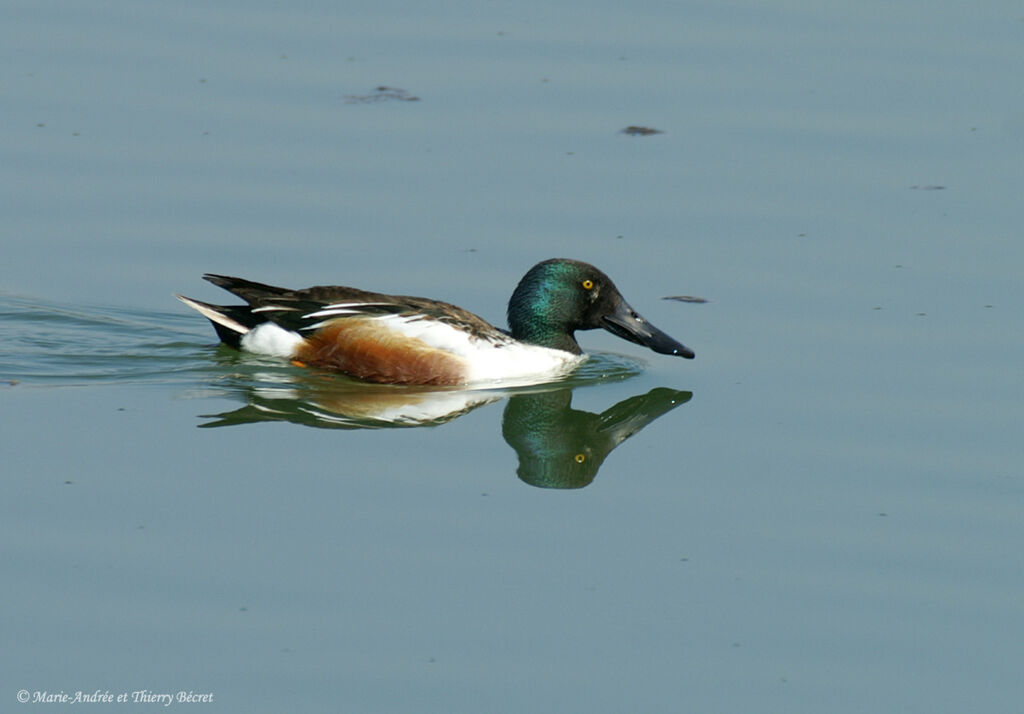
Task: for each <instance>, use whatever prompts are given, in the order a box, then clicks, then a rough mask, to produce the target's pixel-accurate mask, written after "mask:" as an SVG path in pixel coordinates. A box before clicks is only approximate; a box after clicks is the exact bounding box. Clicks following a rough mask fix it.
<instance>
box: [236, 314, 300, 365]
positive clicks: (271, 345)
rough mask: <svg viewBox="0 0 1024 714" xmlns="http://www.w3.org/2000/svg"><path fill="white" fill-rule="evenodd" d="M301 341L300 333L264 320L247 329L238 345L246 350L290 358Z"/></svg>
mask: <svg viewBox="0 0 1024 714" xmlns="http://www.w3.org/2000/svg"><path fill="white" fill-rule="evenodd" d="M302 343H303V338H302V335H300V334H299V333H298V332H292V331H291V330H286V329H284V328H283V327H281V326H280V325H277V324H275V323H273V322H264V323H261V324H259V325H256V327H254V328H252V329H251V330H249V332H247V333H246V334H245V336H243V337H242V340H241V342H240V346H241V348H242V349H243V350H245V351H246V352H255V353H256V354H260V355H270V356H272V357H286V358H291V357H294V356H295V350H296V349H298V347H299V345H301V344H302Z"/></svg>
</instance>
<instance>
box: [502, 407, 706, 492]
mask: <svg viewBox="0 0 1024 714" xmlns="http://www.w3.org/2000/svg"><path fill="white" fill-rule="evenodd" d="M692 396H693V394H692V393H691V392H679V391H676V390H674V389H667V388H664V387H661V388H658V389H652V390H651V391H649V392H648V393H647V394H638V395H637V396H635V397H630V398H629V399H625V400H623V401H621V402H619V403H618V404H616V405H614V406H612V407H609V408H608V409H605V410H604V411H603V412H601V413H600V414H594V413H592V412H584V411H578V410H576V409H573V408H572V406H571V401H572V390H571V389H559V390H556V391H550V392H541V393H537V394H520V395H515V396H512V397H510V398H509V400H508V405H506V407H505V417H504V419H503V420H502V429H501V431H502V434H503V435H504V437H505V441H507V442H508V445H509V446H511V447H512V448H513V449H515V451H516V454H518V455H519V470H518V471H517V473H518V474H519V478H521V479H522V480H523V481H525V482H526V483H528V484H530V485H531V486H538V487H540V488H583V487H584V486H586V485H588V484H589V483H590V482H591V481H593V480H594V476H596V475H597V470H598V469H599V468H600V467H601V464H602V463H604V460H605V458H607V456H608V454H610V453H611V452H612V450H613V449H614V448H615V447H616V446H618V445H619V444H621V443H622V442H623V441H625V440H626V439H628V438H629V437H631V436H633V434H636V433H637V432H638V431H640V430H641V429H643V428H644V427H645V426H647V425H648V424H650V423H651V422H652V421H654V420H655V419H657V418H658V417H660V416H661V415H663V414H665V413H667V412H669V411H671V410H673V409H675V408H676V407H678V406H679V405H680V404H684V403H686V402H688V401H689V400H690V398H691V397H692Z"/></svg>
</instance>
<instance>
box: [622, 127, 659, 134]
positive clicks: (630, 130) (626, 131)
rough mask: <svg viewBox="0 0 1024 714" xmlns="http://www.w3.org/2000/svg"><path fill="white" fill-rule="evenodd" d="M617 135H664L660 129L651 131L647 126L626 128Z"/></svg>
mask: <svg viewBox="0 0 1024 714" xmlns="http://www.w3.org/2000/svg"><path fill="white" fill-rule="evenodd" d="M619 133H621V134H625V135H626V136H651V135H652V134H664V133H665V132H663V131H662V130H661V129H652V128H651V127H649V126H627V127H626V128H625V129H623V130H622V131H621V132H619Z"/></svg>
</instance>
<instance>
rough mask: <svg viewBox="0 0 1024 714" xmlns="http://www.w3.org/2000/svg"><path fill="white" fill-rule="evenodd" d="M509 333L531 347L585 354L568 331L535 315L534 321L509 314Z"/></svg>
mask: <svg viewBox="0 0 1024 714" xmlns="http://www.w3.org/2000/svg"><path fill="white" fill-rule="evenodd" d="M509 331H510V332H511V333H512V337H514V338H515V339H517V340H519V341H520V342H526V343H527V344H531V345H539V346H540V347H547V348H549V349H553V350H562V351H563V352H570V353H572V354H574V355H579V354H583V350H581V349H580V346H579V344H577V342H576V338H575V337H573V334H572V332H571V331H569V330H568V329H563V328H560V327H557V326H555V325H552V324H551V323H549V322H545V321H544V320H543V318H541V317H539V316H537V315H534V316H532V319H522V320H520V319H516V318H515V317H514V314H513V313H511V312H510V313H509Z"/></svg>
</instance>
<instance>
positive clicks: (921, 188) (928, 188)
mask: <svg viewBox="0 0 1024 714" xmlns="http://www.w3.org/2000/svg"><path fill="white" fill-rule="evenodd" d="M910 188H911V189H913V190H915V191H945V190H946V187H945V186H936V185H933V184H928V185H925V186H918V185H916V184H915V185H914V186H911V187H910Z"/></svg>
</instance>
